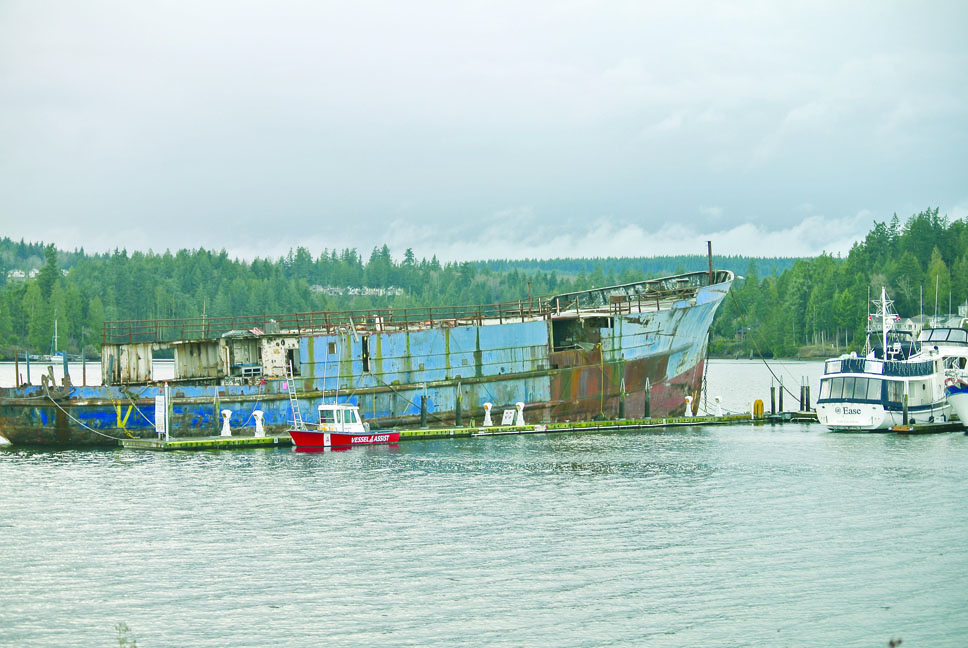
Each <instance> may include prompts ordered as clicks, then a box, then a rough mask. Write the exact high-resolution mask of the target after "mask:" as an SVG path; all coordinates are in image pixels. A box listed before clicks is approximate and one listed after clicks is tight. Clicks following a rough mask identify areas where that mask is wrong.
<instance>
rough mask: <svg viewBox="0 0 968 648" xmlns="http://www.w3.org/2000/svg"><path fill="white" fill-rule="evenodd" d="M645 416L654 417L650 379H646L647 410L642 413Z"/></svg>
mask: <svg viewBox="0 0 968 648" xmlns="http://www.w3.org/2000/svg"><path fill="white" fill-rule="evenodd" d="M642 415H643V416H644V417H645V418H652V385H651V384H650V383H649V379H648V378H646V379H645V411H644V412H643V413H642Z"/></svg>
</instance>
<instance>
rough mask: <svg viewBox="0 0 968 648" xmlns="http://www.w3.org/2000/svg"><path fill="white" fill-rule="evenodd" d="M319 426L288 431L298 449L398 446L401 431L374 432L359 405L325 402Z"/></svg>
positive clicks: (293, 428)
mask: <svg viewBox="0 0 968 648" xmlns="http://www.w3.org/2000/svg"><path fill="white" fill-rule="evenodd" d="M318 411H319V423H318V424H317V426H316V427H315V429H310V428H308V427H306V426H304V425H303V426H299V425H298V417H297V423H295V424H294V425H293V427H292V428H291V429H290V430H289V436H291V437H292V443H293V445H295V446H296V449H297V450H298V449H306V448H311V449H318V448H338V447H346V446H356V445H372V444H377V443H395V442H397V441H399V440H400V432H399V431H398V430H371V429H369V426H368V425H367V424H365V423H363V421H362V419H361V418H360V409H359V408H358V407H357V406H356V405H351V404H345V403H340V404H337V403H326V404H323V405H320V406H319V408H318Z"/></svg>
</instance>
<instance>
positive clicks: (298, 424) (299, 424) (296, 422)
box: [286, 362, 306, 430]
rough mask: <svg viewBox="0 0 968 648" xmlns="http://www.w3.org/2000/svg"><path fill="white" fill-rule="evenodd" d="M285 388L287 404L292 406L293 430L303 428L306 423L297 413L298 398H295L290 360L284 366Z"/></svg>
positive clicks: (294, 383)
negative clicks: (287, 395) (287, 393)
mask: <svg viewBox="0 0 968 648" xmlns="http://www.w3.org/2000/svg"><path fill="white" fill-rule="evenodd" d="M286 388H287V391H288V392H289V406H290V407H292V427H293V429H295V430H305V429H306V424H305V423H303V419H302V414H300V413H299V399H298V398H296V381H295V380H294V378H293V373H292V363H291V362H290V363H288V365H287V367H286Z"/></svg>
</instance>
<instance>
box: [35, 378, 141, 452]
mask: <svg viewBox="0 0 968 648" xmlns="http://www.w3.org/2000/svg"><path fill="white" fill-rule="evenodd" d="M44 391H45V392H46V393H47V398H49V399H50V402H51V403H53V404H54V407H56V408H57V409H59V410H60V411H62V412H64V414H66V415H67V418H69V419H70V420H72V421H74V422H75V423H77V424H78V425H80V426H81V427H82V428H84V429H85V430H88V431H89V432H93V433H94V434H99V435H101V436H103V437H106V438H108V439H112V440H114V441H123V440H124V439H123V438H122V437H113V436H111V435H110V434H104V433H103V432H98V431H97V430H95V429H94V428H92V427H88V426H87V425H84V423H82V422H81V421H79V420H77V419H76V418H74V417H73V416H71V413H70V412H68V411H67V410H66V409H64V408H63V407H61V406H60V404H59V403H58V402H57V401H56V400H54V397H53V396H51V395H50V390H49V389H48V388H47V385H44ZM128 436H130V437H131V438H132V439H133V438H135V437H133V436H131V435H130V434H128Z"/></svg>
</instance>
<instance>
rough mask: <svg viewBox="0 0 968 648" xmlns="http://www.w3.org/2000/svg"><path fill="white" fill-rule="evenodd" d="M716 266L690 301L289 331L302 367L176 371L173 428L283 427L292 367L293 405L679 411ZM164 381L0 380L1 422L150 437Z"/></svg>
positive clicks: (407, 412)
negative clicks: (202, 374)
mask: <svg viewBox="0 0 968 648" xmlns="http://www.w3.org/2000/svg"><path fill="white" fill-rule="evenodd" d="M720 274H721V275H722V278H723V280H722V281H719V282H717V283H714V284H711V285H705V286H702V287H700V288H698V289H697V290H696V291H695V294H694V295H693V296H692V298H691V299H689V300H688V301H687V300H681V301H675V300H672V301H670V302H669V303H668V304H663V305H662V308H656V309H654V310H651V311H646V310H643V309H642V308H641V307H640V308H639V309H638V310H635V309H630V308H627V309H626V311H624V312H623V311H622V310H621V309H618V310H615V309H605V310H602V311H601V312H594V311H593V312H588V311H579V312H577V313H576V314H575V315H574V316H572V315H570V314H569V315H568V316H565V314H560V315H559V314H557V313H552V314H550V315H548V316H546V317H543V318H527V317H522V318H521V319H520V321H513V320H508V321H500V322H488V321H478V322H475V323H461V322H456V321H455V322H451V323H449V324H448V325H442V326H432V327H427V328H423V329H411V330H405V331H399V330H386V327H382V328H381V326H380V325H379V322H378V323H377V324H376V325H372V324H371V329H372V330H370V331H368V332H367V331H359V330H356V331H345V330H342V329H341V330H339V331H336V332H327V333H320V334H308V333H303V334H300V335H298V336H291V337H290V338H287V339H288V340H289V341H290V342H291V345H290V346H291V352H290V353H291V354H292V355H291V357H292V359H293V365H294V366H295V369H296V372H297V373H296V375H295V376H293V377H292V378H291V379H290V378H286V377H284V376H278V375H277V376H266V375H262V376H261V377H257V378H253V379H236V380H224V379H219V378H213V379H211V380H207V381H197V380H196V381H179V380H174V381H172V382H170V383H169V390H170V397H171V400H170V407H169V434H170V435H171V436H175V437H192V436H209V435H212V434H218V433H219V431H220V430H221V428H222V424H223V419H222V416H221V414H220V413H221V412H222V411H223V410H230V411H231V414H230V418H229V424H230V427H231V429H232V433H233V434H236V435H241V436H246V435H253V434H254V432H255V425H256V417H255V415H254V412H255V411H256V410H258V411H261V412H263V425H264V427H265V430H266V432H268V433H285V432H286V431H288V430H289V429H290V428H291V427H292V421H293V416H292V405H291V403H290V399H289V394H288V387H289V385H288V383H289V381H290V380H291V381H292V382H293V383H294V385H295V392H296V394H297V397H298V400H297V403H298V406H299V408H300V409H301V411H303V412H315V411H316V408H317V407H318V406H319V405H320V404H322V403H324V402H343V403H352V404H355V405H357V406H358V407H359V410H360V413H361V414H362V415H363V417H364V418H365V420H367V421H368V422H369V423H370V424H371V425H372V426H374V427H380V428H387V427H393V428H401V427H408V426H417V425H420V424H421V423H424V422H425V423H426V424H429V425H431V426H437V425H454V424H457V423H460V424H463V425H472V424H480V423H482V421H483V418H484V405H485V403H490V404H491V406H492V407H491V412H492V416H493V417H494V421H495V423H497V422H499V421H500V420H501V416H500V414H501V412H502V410H507V409H513V408H514V407H515V404H516V403H518V402H523V403H524V404H525V409H524V416H525V418H526V420H527V422H528V423H548V422H562V421H586V420H592V419H603V418H604V419H615V418H620V417H624V418H629V419H633V418H643V417H646V416H647V415H651V416H680V415H682V414H684V413H685V411H686V406H687V400H686V397H687V396H691V397H692V402H693V404H694V407H696V406H697V405H698V402H699V398H698V396H699V394H700V391H701V387H702V378H703V371H704V368H705V355H706V344H707V336H708V331H709V327H710V325H711V324H712V320H713V317H714V315H715V312H716V310H717V308H718V306H719V304H720V303H721V301H722V299H723V298H724V296H725V295H726V293H727V291H728V290H729V286H730V283H731V281H732V276H731V275H730V274H729V273H720ZM264 348H265V349H268V348H269V347H268V345H266V346H265V347H264ZM116 351H117V348H114V347H112V348H107V347H106V351H105V353H104V354H103V356H104V357H105V358H106V360H105V362H106V363H112V364H111V365H110V367H108V366H106V367H105V368H106V369H109V368H110V369H114V368H116V365H115V364H113V363H115V359H114V358H113V356H112V354H114V353H116ZM267 354H268V352H267V351H265V350H264V351H263V355H264V357H268V356H267ZM176 361H177V356H176ZM103 373H104V375H109V374H110V371H107V370H105V371H104V372H103ZM149 375H150V374H149ZM206 382H207V383H208V384H205V383H206ZM200 383H201V384H200ZM162 393H164V386H163V385H161V384H157V383H144V384H135V385H117V384H115V385H104V386H88V387H73V386H67V387H57V388H54V387H48V386H43V385H42V386H32V387H21V388H17V389H2V390H0V435H2V436H4V437H6V438H7V439H9V440H10V441H11V442H12V443H14V444H21V445H59V446H74V445H82V446H83V445H116V444H117V442H118V440H121V439H125V438H149V437H154V436H156V435H157V432H156V430H155V399H156V397H158V396H160V395H162ZM421 403H423V411H422V409H421ZM306 422H307V423H309V424H312V423H313V421H306Z"/></svg>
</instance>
